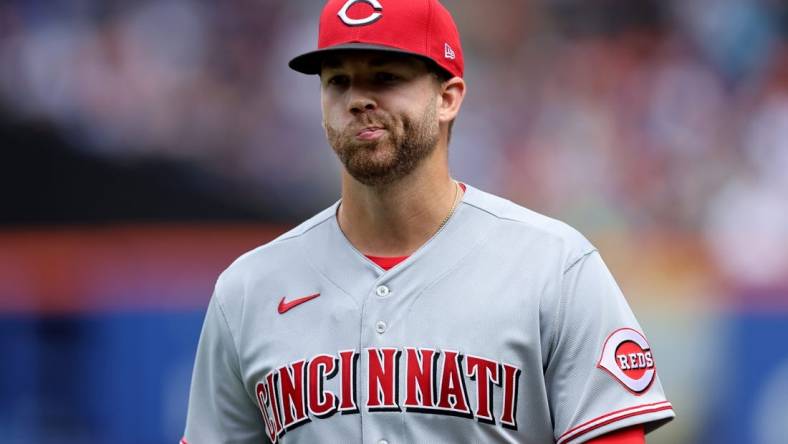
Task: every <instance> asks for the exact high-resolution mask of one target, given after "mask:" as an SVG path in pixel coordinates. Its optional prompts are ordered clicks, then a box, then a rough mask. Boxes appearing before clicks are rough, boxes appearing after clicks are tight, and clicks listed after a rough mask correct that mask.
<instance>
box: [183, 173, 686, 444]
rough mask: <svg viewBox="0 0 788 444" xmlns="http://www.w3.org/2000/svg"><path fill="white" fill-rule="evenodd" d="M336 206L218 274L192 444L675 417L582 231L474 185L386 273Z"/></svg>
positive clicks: (544, 436)
mask: <svg viewBox="0 0 788 444" xmlns="http://www.w3.org/2000/svg"><path fill="white" fill-rule="evenodd" d="M337 206H338V203H337V204H335V205H333V206H332V207H330V208H328V209H326V210H325V211H323V212H321V213H320V214H318V215H317V216H315V217H313V218H311V219H310V220H308V221H307V222H305V223H303V224H301V225H300V226H298V227H297V228H295V229H293V230H292V231H290V232H288V233H286V234H284V235H282V236H281V237H279V238H277V239H276V240H274V241H272V242H270V243H269V244H267V245H264V246H262V247H259V248H257V249H255V250H253V251H251V252H249V253H246V254H245V255H243V256H241V257H240V258H239V259H238V260H236V261H235V262H234V263H233V264H232V265H231V266H230V267H229V268H228V269H227V270H226V271H225V272H224V273H222V275H221V276H220V277H219V279H218V282H217V284H216V289H215V292H214V295H213V297H212V299H211V302H210V304H209V307H208V312H207V315H206V319H205V324H204V326H203V330H202V335H201V338H200V343H199V346H198V350H197V358H196V362H195V367H194V374H193V377H192V386H191V394H190V399H189V412H188V418H187V421H186V433H185V436H184V441H185V442H188V443H189V444H218V443H261V442H267V441H270V442H283V443H315V442H337V443H339V442H363V443H390V444H394V443H412V442H484V443H487V442H516V443H532V444H543V443H551V442H558V443H560V444H567V443H580V442H584V441H586V440H588V439H590V438H592V437H595V436H598V435H601V434H604V433H607V432H610V431H612V430H615V429H619V428H622V427H626V426H630V425H634V424H640V423H646V430H651V429H652V428H654V427H657V426H659V425H660V424H662V423H664V422H666V421H668V420H670V419H671V418H673V416H674V413H673V410H672V407H671V405H670V403H669V402H668V401H667V400H666V399H665V395H664V393H663V391H662V386H661V384H660V382H659V379H658V378H657V374H656V367H655V358H654V354H653V352H652V351H651V349H650V347H649V345H648V343H647V342H646V339H645V337H644V336H643V334H642V332H641V329H640V326H639V325H638V322H637V320H636V319H635V317H634V316H633V314H632V311H631V310H630V308H629V306H628V305H627V302H626V301H625V299H624V296H623V295H622V294H621V291H620V290H619V288H618V286H617V285H616V283H615V281H614V280H613V277H612V276H611V275H610V273H609V271H608V269H607V267H606V266H605V264H604V263H603V262H602V259H601V258H600V256H599V253H598V252H597V250H596V249H595V248H594V247H593V246H592V245H591V244H590V243H589V242H588V241H587V240H586V239H585V238H584V237H583V236H582V235H581V234H579V233H578V232H577V231H575V230H574V229H572V228H570V227H569V226H567V225H566V224H564V223H561V222H558V221H556V220H553V219H550V218H548V217H545V216H542V215H540V214H537V213H534V212H532V211H530V210H528V209H525V208H522V207H520V206H518V205H515V204H513V203H512V202H509V201H507V200H504V199H501V198H499V197H496V196H493V195H490V194H487V193H485V192H483V191H480V190H478V189H475V188H473V187H470V186H468V187H467V191H466V193H465V195H464V197H463V200H462V202H461V203H460V204H459V205H458V207H457V210H456V212H455V214H454V215H453V217H452V218H451V219H450V220H449V222H448V223H447V224H446V225H445V226H444V227H443V229H441V230H440V231H439V232H438V233H437V234H436V235H435V236H433V237H432V238H431V239H430V240H429V241H428V242H426V243H425V244H424V245H423V246H422V247H421V248H420V249H419V250H418V251H416V252H415V253H414V254H413V255H411V256H410V257H409V258H408V259H406V260H405V261H403V262H401V263H400V264H398V265H397V266H395V267H393V268H392V269H390V270H388V271H385V270H383V269H382V268H380V267H378V266H377V265H376V264H375V263H373V262H372V261H370V260H369V259H367V258H366V257H365V256H364V255H363V254H362V253H361V252H359V251H357V250H356V249H355V248H354V247H353V246H352V245H351V244H350V243H349V242H348V240H347V239H346V238H345V236H344V235H343V233H342V231H341V230H340V228H339V226H338V224H337V219H336V210H337Z"/></svg>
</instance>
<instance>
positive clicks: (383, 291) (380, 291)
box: [375, 285, 389, 297]
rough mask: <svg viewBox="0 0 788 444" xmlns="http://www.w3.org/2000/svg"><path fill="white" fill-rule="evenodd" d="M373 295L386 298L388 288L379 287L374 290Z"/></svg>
mask: <svg viewBox="0 0 788 444" xmlns="http://www.w3.org/2000/svg"><path fill="white" fill-rule="evenodd" d="M375 293H377V295H378V296H380V297H385V296H388V295H389V287H386V286H385V285H381V286H380V287H378V288H376V289H375Z"/></svg>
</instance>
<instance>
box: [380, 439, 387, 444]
mask: <svg viewBox="0 0 788 444" xmlns="http://www.w3.org/2000/svg"><path fill="white" fill-rule="evenodd" d="M378 444H389V442H388V441H386V440H385V439H381V440H380V441H378Z"/></svg>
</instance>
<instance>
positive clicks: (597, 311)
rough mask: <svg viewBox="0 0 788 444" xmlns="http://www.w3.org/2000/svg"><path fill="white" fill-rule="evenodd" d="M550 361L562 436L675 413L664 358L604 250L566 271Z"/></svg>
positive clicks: (551, 397)
mask: <svg viewBox="0 0 788 444" xmlns="http://www.w3.org/2000/svg"><path fill="white" fill-rule="evenodd" d="M562 276H563V278H562V283H561V286H560V288H561V291H560V293H561V294H560V296H559V298H558V301H557V304H556V306H553V308H554V310H555V316H554V320H553V323H552V328H551V330H552V331H551V333H552V336H551V337H552V346H551V349H550V350H549V355H548V360H547V365H546V367H545V383H546V386H547V395H548V402H549V404H550V409H551V414H552V416H553V423H554V436H555V439H556V442H557V443H558V444H576V443H581V442H586V441H587V440H589V439H591V438H594V437H597V436H600V435H603V434H605V433H609V432H611V431H613V430H618V429H621V428H624V427H629V426H632V425H636V424H644V425H645V430H646V431H647V432H648V431H651V430H653V429H655V428H656V427H658V426H660V425H662V424H664V423H665V422H667V421H669V420H670V419H672V418H673V417H674V416H675V414H674V413H673V409H672V406H671V405H670V403H669V402H668V401H667V399H666V398H665V394H664V392H663V390H662V385H661V383H660V381H659V378H658V377H657V374H656V360H655V357H654V353H653V351H652V350H651V348H650V346H649V345H648V342H647V341H646V339H645V336H644V335H643V332H642V330H641V328H640V325H639V324H638V322H637V320H636V319H635V316H634V314H633V313H632V310H631V309H630V308H629V305H628V304H627V302H626V300H625V298H624V295H623V294H622V293H621V290H620V289H619V287H618V285H617V284H616V282H615V280H614V279H613V277H612V275H611V274H610V272H609V271H608V269H607V267H606V265H605V264H604V262H603V261H602V258H601V257H600V256H599V253H598V252H597V251H596V250H592V251H590V252H588V253H586V254H585V255H583V256H582V257H580V258H579V259H577V260H576V261H575V262H574V263H571V264H569V266H568V268H567V269H566V270H565V271H564V272H563V275H562Z"/></svg>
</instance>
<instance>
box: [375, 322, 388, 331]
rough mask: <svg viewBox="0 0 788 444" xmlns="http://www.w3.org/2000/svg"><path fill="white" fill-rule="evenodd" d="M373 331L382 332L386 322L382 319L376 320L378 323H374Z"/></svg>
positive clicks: (384, 329)
mask: <svg viewBox="0 0 788 444" xmlns="http://www.w3.org/2000/svg"><path fill="white" fill-rule="evenodd" d="M375 331H377V332H378V333H380V334H383V332H384V331H386V323H385V322H383V321H378V323H377V324H375Z"/></svg>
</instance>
